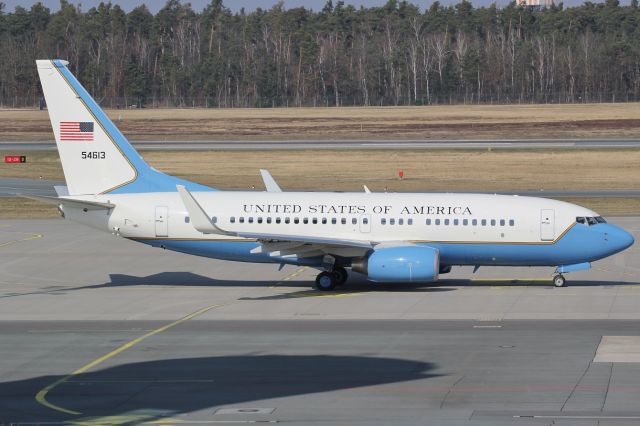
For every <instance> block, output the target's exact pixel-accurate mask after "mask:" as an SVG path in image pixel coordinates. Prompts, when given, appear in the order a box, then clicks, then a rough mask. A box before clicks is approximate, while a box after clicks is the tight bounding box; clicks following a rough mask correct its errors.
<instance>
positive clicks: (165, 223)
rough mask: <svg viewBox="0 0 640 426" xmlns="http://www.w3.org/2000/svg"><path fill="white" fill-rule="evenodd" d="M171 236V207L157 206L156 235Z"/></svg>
mask: <svg viewBox="0 0 640 426" xmlns="http://www.w3.org/2000/svg"><path fill="white" fill-rule="evenodd" d="M168 236H169V207H167V206H156V237H168Z"/></svg>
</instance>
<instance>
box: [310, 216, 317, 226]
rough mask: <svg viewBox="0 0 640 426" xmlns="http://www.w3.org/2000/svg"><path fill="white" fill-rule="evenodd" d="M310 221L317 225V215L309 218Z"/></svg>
mask: <svg viewBox="0 0 640 426" xmlns="http://www.w3.org/2000/svg"><path fill="white" fill-rule="evenodd" d="M311 222H312V223H313V224H314V225H317V224H318V218H317V217H314V218H313V219H311Z"/></svg>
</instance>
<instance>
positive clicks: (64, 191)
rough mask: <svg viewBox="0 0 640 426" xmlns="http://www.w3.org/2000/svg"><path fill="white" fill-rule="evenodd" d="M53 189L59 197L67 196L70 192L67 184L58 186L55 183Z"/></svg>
mask: <svg viewBox="0 0 640 426" xmlns="http://www.w3.org/2000/svg"><path fill="white" fill-rule="evenodd" d="M53 189H54V190H55V191H56V194H58V197H65V196H67V195H70V194H69V188H68V187H66V186H58V185H54V186H53Z"/></svg>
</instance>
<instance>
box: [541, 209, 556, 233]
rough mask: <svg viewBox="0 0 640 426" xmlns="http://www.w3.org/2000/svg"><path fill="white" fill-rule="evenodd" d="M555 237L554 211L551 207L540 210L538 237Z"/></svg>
mask: <svg viewBox="0 0 640 426" xmlns="http://www.w3.org/2000/svg"><path fill="white" fill-rule="evenodd" d="M555 237H556V230H555V212H554V211H553V210H551V209H543V210H540V239H541V240H542V241H553V240H554V239H555Z"/></svg>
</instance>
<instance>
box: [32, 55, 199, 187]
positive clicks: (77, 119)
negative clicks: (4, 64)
mask: <svg viewBox="0 0 640 426" xmlns="http://www.w3.org/2000/svg"><path fill="white" fill-rule="evenodd" d="M36 64H37V66H38V75H39V76H40V82H41V84H42V90H43V92H44V97H45V99H46V101H47V109H48V111H49V119H50V120H51V127H52V128H53V133H54V135H55V138H56V144H57V146H58V152H59V154H60V161H61V162H62V168H63V170H64V176H65V179H66V181H67V187H68V190H69V194H70V195H85V194H105V193H132V192H175V191H176V189H175V188H176V185H177V184H180V185H184V186H186V187H187V188H188V189H190V190H192V191H206V190H211V188H208V187H205V186H202V185H198V184H194V183H191V182H188V181H185V180H182V179H178V178H174V177H172V176H167V175H165V174H163V173H160V172H158V171H156V170H154V169H153V168H151V167H149V165H148V164H147V163H145V161H144V160H143V159H142V157H140V155H139V154H138V153H137V152H136V150H135V149H134V148H133V147H132V146H131V144H130V143H129V142H128V141H127V139H126V138H125V137H124V135H123V134H122V133H121V132H120V131H119V130H118V128H117V127H116V126H115V125H114V124H113V123H112V122H111V120H110V119H109V117H107V115H106V114H105V113H104V112H103V111H102V109H101V108H100V107H99V106H98V104H97V103H96V102H95V101H94V100H93V98H92V97H91V96H90V95H89V93H88V92H87V91H86V90H85V89H84V87H82V85H81V84H80V83H79V82H78V80H77V79H76V78H75V77H74V76H73V74H71V72H70V71H69V70H68V69H67V64H68V62H67V61H62V60H38V61H36Z"/></svg>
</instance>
